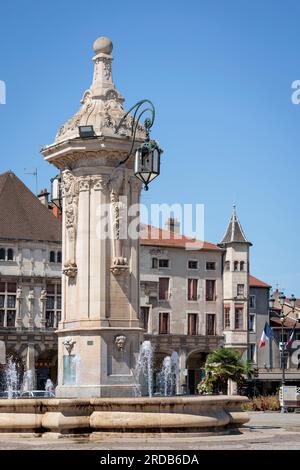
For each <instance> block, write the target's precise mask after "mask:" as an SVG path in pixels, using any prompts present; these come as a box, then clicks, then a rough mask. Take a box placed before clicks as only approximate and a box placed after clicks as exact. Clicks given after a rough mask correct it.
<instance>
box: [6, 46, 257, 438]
mask: <svg viewBox="0 0 300 470" xmlns="http://www.w3.org/2000/svg"><path fill="white" fill-rule="evenodd" d="M94 52H95V56H94V58H93V61H94V77H93V82H92V85H91V87H90V88H89V89H88V90H87V91H86V92H85V93H84V95H83V98H82V102H81V103H82V104H81V108H80V110H79V111H78V112H77V113H76V114H75V115H74V116H73V117H72V118H71V119H70V120H69V121H68V122H67V123H66V124H65V125H64V126H63V127H62V128H61V129H60V131H59V133H58V134H57V136H56V139H55V142H54V143H53V144H52V145H50V146H47V147H44V148H43V150H42V153H43V155H44V157H45V159H46V160H47V161H48V162H50V163H52V164H53V165H55V166H56V167H57V168H58V169H59V170H60V176H61V193H62V194H61V199H62V214H63V309H62V310H63V315H62V319H61V322H60V324H59V328H58V341H59V351H58V353H59V356H58V364H59V370H58V386H57V388H56V398H55V399H49V398H32V399H8V400H6V399H0V433H7V432H22V433H25V434H27V435H28V433H34V435H39V436H42V435H44V434H45V433H46V434H47V433H51V434H52V435H53V436H58V437H60V436H63V435H72V434H76V435H77V436H78V435H79V434H83V435H86V436H90V437H91V438H94V437H95V438H97V436H100V438H101V439H102V438H103V436H104V437H105V438H107V436H108V433H112V434H116V433H119V432H121V433H123V432H129V433H130V432H134V433H136V432H142V433H144V432H149V433H153V432H156V433H163V432H167V433H169V432H171V433H178V432H184V433H185V432H191V431H192V432H198V431H203V430H205V431H207V430H209V431H212V432H214V431H215V430H217V429H218V430H222V429H225V430H227V429H229V428H236V427H240V426H241V425H242V424H243V423H246V422H247V421H248V419H249V418H248V415H247V413H245V412H244V411H243V409H242V405H243V404H244V403H246V402H247V401H248V399H247V398H246V397H239V396H237V395H234V396H193V397H187V396H162V397H151V396H150V397H141V396H139V393H138V394H137V396H136V397H134V396H133V395H135V394H136V392H137V384H136V383H135V382H136V380H134V374H133V370H134V368H135V366H137V368H139V367H146V369H147V371H148V383H147V384H148V389H149V390H148V394H149V395H151V388H152V385H151V384H152V378H151V357H152V352H151V351H152V348H151V345H150V344H147V343H149V342H147V341H146V342H144V343H143V346H142V348H141V355H139V354H138V353H139V349H140V345H141V343H142V340H143V330H142V329H141V328H140V324H139V313H138V312H139V292H138V288H139V275H138V266H139V240H138V234H137V233H136V236H132V235H133V234H131V236H130V237H129V236H127V233H126V232H127V229H128V227H129V226H130V227H131V228H132V225H134V224H135V225H136V224H137V222H138V217H136V214H132V213H131V214H130V217H129V214H128V211H127V208H131V209H132V206H133V205H135V207H136V208H137V209H138V208H139V198H140V189H141V183H140V182H139V180H138V179H137V178H136V177H135V176H134V171H133V159H132V158H129V159H126V157H127V156H128V153H129V150H131V148H132V125H133V121H132V118H131V117H130V115H128V114H127V113H126V112H125V111H124V109H123V101H124V100H123V98H122V96H121V95H120V93H119V92H118V91H117V90H116V88H115V86H114V83H113V81H112V72H111V63H112V56H111V52H112V43H111V41H110V40H109V39H106V38H100V39H97V40H96V42H95V44H94ZM143 102H144V101H143ZM134 115H136V114H134ZM137 121H138V119H137ZM134 128H135V130H136V139H135V142H136V144H137V145H139V143H140V142H144V140H145V137H146V132H145V128H144V127H143V126H140V125H138V123H136V125H135V126H134ZM148 128H149V127H148ZM148 143H149V142H148ZM145 144H146V142H145ZM140 148H141V147H140ZM142 148H144V147H142ZM124 160H126V162H124ZM120 162H123V163H121V164H120ZM0 352H1V351H0ZM142 352H143V354H144V356H145V357H143V354H142ZM177 359H178V358H177ZM177 359H176V358H175V357H173V367H172V358H168V361H166V362H167V364H166V367H165V371H164V373H165V382H164V390H165V393H164V394H166V395H168V394H169V393H168V386H169V385H168V384H169V382H172V380H171V379H172V377H174V376H176V374H174V364H177ZM176 367H177V366H176ZM176 367H175V369H176ZM168 377H169V378H170V380H169V378H168ZM173 382H174V380H173ZM169 388H176V384H175V382H174V383H173V385H172V386H170V387H169ZM138 391H140V390H138ZM103 433H104V434H103Z"/></svg>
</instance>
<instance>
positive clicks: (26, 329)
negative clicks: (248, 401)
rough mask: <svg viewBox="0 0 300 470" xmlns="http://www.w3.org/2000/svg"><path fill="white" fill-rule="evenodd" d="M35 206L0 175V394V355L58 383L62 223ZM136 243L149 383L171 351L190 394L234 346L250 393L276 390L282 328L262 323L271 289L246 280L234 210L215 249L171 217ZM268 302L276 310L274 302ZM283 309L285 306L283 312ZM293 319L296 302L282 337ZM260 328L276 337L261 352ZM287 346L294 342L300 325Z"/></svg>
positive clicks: (43, 199) (43, 203)
mask: <svg viewBox="0 0 300 470" xmlns="http://www.w3.org/2000/svg"><path fill="white" fill-rule="evenodd" d="M39 199H40V200H39ZM39 199H38V198H37V197H36V196H34V195H33V194H32V193H31V192H30V191H29V190H28V188H26V187H25V186H24V184H23V183H22V182H21V181H20V180H19V179H18V178H17V177H16V176H15V175H14V174H13V173H11V172H8V173H4V174H3V175H0V345H4V346H5V347H4V348H3V347H0V353H1V352H2V354H0V362H2V365H0V381H1V384H0V385H1V388H2V389H4V388H5V384H4V367H5V366H4V364H3V363H4V362H5V355H6V358H7V357H10V356H12V357H13V358H14V360H15V362H16V363H17V364H18V367H19V370H20V377H21V376H22V372H23V371H25V370H29V369H30V370H32V371H33V372H34V377H35V382H36V383H35V386H36V387H37V388H39V389H42V388H43V387H44V384H45V381H46V379H47V378H51V379H52V380H53V382H54V383H56V377H57V336H56V333H55V330H56V328H57V326H58V322H59V321H60V318H61V275H62V264H61V261H62V259H61V256H62V255H61V222H60V220H58V219H57V218H56V217H54V216H53V214H52V213H51V212H52V207H51V205H50V204H49V203H48V197H47V192H46V191H43V192H42V193H41V195H40V198H39ZM140 244H141V250H140V319H139V320H140V327H141V328H142V329H143V330H144V336H145V339H149V340H150V341H151V343H152V344H153V346H154V351H155V364H154V369H155V372H156V376H157V377H158V374H157V373H158V371H159V370H160V368H161V366H162V362H163V359H164V358H165V357H166V356H170V355H171V354H172V352H174V351H175V352H177V354H178V355H179V366H180V392H182V393H191V394H193V393H195V392H196V387H197V384H198V383H199V382H200V380H201V374H202V371H201V368H202V367H203V365H204V362H205V359H206V356H207V354H208V353H209V352H211V351H213V350H214V349H216V348H217V347H221V346H225V347H234V348H236V349H237V350H239V351H240V353H241V354H242V356H243V358H244V359H248V360H250V361H252V362H253V364H254V366H255V368H256V369H257V377H256V378H255V384H254V385H255V387H256V389H257V393H258V392H260V393H261V392H263V393H270V392H273V391H275V390H276V389H277V388H278V387H279V385H280V380H281V376H282V369H281V362H280V352H279V343H280V340H281V339H280V334H281V325H280V321H279V319H278V318H276V317H275V315H273V316H271V318H270V317H269V309H268V299H269V294H270V289H271V286H269V285H268V284H266V283H264V282H263V281H261V280H259V279H257V278H255V277H254V276H251V275H250V274H249V264H250V263H249V248H250V246H251V244H250V243H249V242H248V241H247V239H246V237H245V235H244V232H243V230H242V227H241V224H240V222H239V220H238V218H237V215H236V212H235V210H234V211H233V214H232V216H231V218H230V221H229V224H228V227H227V230H226V233H225V236H224V237H223V239H222V242H221V243H220V244H213V243H209V242H201V241H195V240H191V239H190V238H188V237H185V236H183V235H181V234H180V227H179V224H178V222H176V221H174V220H173V219H169V220H168V221H167V223H166V226H165V230H161V229H157V228H154V227H150V226H143V229H142V232H141V242H140ZM275 296H277V297H278V296H279V293H278V292H277V293H276V292H275ZM277 297H276V298H277ZM276 305H277V308H278V307H279V305H278V301H277V304H276ZM288 309H290V306H289V305H288V302H287V304H286V306H285V310H286V312H287V311H288ZM299 313H300V302H298V303H297V308H296V313H295V315H294V317H295V318H291V317H289V318H288V319H287V321H286V328H285V330H286V331H285V336H286V337H288V336H289V334H290V332H291V328H292V327H293V325H294V324H295V319H297V317H298V316H299ZM266 321H268V322H270V324H271V326H272V328H273V331H274V336H275V338H274V340H273V341H271V342H267V344H266V347H265V348H262V349H259V348H258V343H259V340H260V337H261V333H262V331H263V328H264V325H265V322H266ZM295 340H299V341H300V330H299V324H298V325H297V329H296V335H295ZM293 354H294V356H293ZM293 357H295V351H294V350H289V351H288V355H287V360H286V368H287V369H286V379H287V382H288V383H296V384H297V385H300V371H299V366H298V363H297V362H295V361H294V359H293ZM252 385H253V384H252ZM156 386H157V384H156Z"/></svg>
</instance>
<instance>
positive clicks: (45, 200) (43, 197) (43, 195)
mask: <svg viewBox="0 0 300 470" xmlns="http://www.w3.org/2000/svg"><path fill="white" fill-rule="evenodd" d="M37 197H38V199H39V200H40V202H41V204H43V206H46V207H47V208H48V206H49V193H48V191H47V188H45V189H42V190H41V192H40V193H39V194H38V196H37Z"/></svg>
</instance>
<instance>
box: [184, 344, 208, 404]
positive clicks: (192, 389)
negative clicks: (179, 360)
mask: <svg viewBox="0 0 300 470" xmlns="http://www.w3.org/2000/svg"><path fill="white" fill-rule="evenodd" d="M207 354H208V353H207V352H205V351H202V350H199V349H193V350H192V351H190V352H189V353H188V355H187V358H186V369H187V393H188V394H189V395H195V394H197V385H198V384H199V382H200V381H201V379H202V377H203V372H202V368H203V366H204V364H205V361H206V357H207Z"/></svg>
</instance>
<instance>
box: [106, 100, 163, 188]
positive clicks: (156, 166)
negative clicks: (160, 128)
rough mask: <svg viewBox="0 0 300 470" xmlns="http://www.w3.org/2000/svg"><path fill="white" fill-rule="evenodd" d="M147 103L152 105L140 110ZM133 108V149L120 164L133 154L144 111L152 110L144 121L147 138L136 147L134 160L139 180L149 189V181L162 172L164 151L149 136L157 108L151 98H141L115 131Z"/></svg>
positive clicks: (120, 123)
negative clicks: (161, 159)
mask: <svg viewBox="0 0 300 470" xmlns="http://www.w3.org/2000/svg"><path fill="white" fill-rule="evenodd" d="M145 103H147V105H150V107H148V108H146V109H144V110H142V111H140V108H141V107H142V106H143V105H144V104H145ZM133 110H135V112H134V114H133V121H132V127H131V149H130V151H129V152H128V155H127V157H126V158H125V159H124V160H123V161H122V162H120V163H119V165H121V164H123V163H125V162H126V161H127V160H128V159H129V157H130V156H131V155H132V151H133V149H134V146H135V143H136V131H137V128H138V125H139V121H140V119H141V117H142V115H143V114H144V113H146V112H150V114H151V118H147V119H145V121H144V127H145V129H146V139H145V141H144V142H143V143H142V144H141V145H140V146H139V147H138V148H137V149H136V151H135V161H134V174H135V176H136V177H137V178H138V179H139V180H141V181H142V182H143V183H144V188H145V190H146V191H148V189H149V188H148V185H149V183H151V181H153V180H154V178H156V177H157V176H158V175H159V173H160V156H161V154H162V152H163V151H162V150H161V148H159V146H158V144H157V143H156V142H155V140H150V137H149V134H150V129H151V127H152V126H153V123H154V119H155V108H154V105H153V103H152V102H151V101H149V100H141V101H139V102H138V103H136V104H135V105H134V106H132V107H131V108H130V110H129V111H128V112H127V113H126V114H125V116H124V117H123V118H122V119H121V121H120V122H119V124H118V126H117V128H116V130H115V132H116V133H117V132H118V130H119V129H120V127H121V126H122V124H123V122H124V121H125V120H126V118H127V116H128V115H129V113H130V112H131V111H133Z"/></svg>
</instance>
